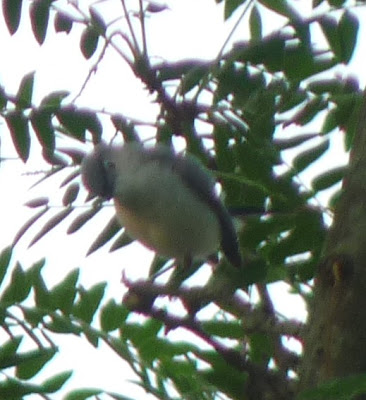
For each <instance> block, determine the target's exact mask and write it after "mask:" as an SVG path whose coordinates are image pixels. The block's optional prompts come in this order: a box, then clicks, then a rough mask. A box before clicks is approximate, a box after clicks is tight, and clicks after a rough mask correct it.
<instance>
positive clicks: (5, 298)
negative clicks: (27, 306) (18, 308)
mask: <svg viewBox="0 0 366 400" xmlns="http://www.w3.org/2000/svg"><path fill="white" fill-rule="evenodd" d="M30 289H31V282H29V281H28V280H27V279H26V274H25V273H24V270H23V268H22V267H21V266H20V264H17V265H16V266H15V268H14V269H13V272H12V274H11V279H10V282H9V284H8V286H7V287H6V288H5V289H4V291H3V293H2V295H1V300H0V303H10V304H15V303H20V302H22V301H23V300H25V299H26V298H27V297H28V294H29V292H30Z"/></svg>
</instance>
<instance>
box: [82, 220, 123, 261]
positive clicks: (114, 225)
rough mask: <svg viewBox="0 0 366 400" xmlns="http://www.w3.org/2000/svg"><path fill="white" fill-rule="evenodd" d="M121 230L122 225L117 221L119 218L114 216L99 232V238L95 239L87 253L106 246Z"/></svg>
mask: <svg viewBox="0 0 366 400" xmlns="http://www.w3.org/2000/svg"><path fill="white" fill-rule="evenodd" d="M120 230H121V225H120V224H119V222H118V221H117V218H116V217H115V216H113V217H112V218H111V219H110V221H109V222H108V224H107V225H106V226H105V227H104V229H103V230H102V232H100V233H99V235H98V236H97V238H96V239H95V240H94V242H93V243H92V245H91V246H90V247H89V249H88V251H87V253H86V255H87V256H89V255H90V254H91V253H93V252H94V251H96V250H98V249H99V248H100V247H102V246H104V245H105V244H106V243H107V242H109V241H110V240H111V239H112V237H113V236H115V235H116V234H117V233H118V232H119V231H120Z"/></svg>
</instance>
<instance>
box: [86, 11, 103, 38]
mask: <svg viewBox="0 0 366 400" xmlns="http://www.w3.org/2000/svg"><path fill="white" fill-rule="evenodd" d="M89 12H90V16H91V22H92V24H93V27H94V29H96V30H97V32H98V33H99V35H104V34H105V31H106V29H107V25H106V23H105V22H104V19H103V17H102V16H101V14H100V13H99V12H98V11H97V10H96V9H95V8H94V7H89Z"/></svg>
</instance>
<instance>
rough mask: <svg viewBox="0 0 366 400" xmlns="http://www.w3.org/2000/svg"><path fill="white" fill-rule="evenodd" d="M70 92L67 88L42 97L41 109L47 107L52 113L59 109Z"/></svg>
mask: <svg viewBox="0 0 366 400" xmlns="http://www.w3.org/2000/svg"><path fill="white" fill-rule="evenodd" d="M69 94H70V92H68V91H66V90H60V91H57V92H53V93H50V94H49V95H47V96H46V97H44V98H43V99H42V101H41V104H40V109H42V110H46V109H47V110H48V111H49V112H51V113H52V112H56V111H58V110H59V108H60V106H61V103H62V100H64V99H65V98H66V97H67V96H68V95H69Z"/></svg>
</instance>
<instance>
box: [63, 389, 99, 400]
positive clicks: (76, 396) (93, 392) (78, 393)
mask: <svg viewBox="0 0 366 400" xmlns="http://www.w3.org/2000/svg"><path fill="white" fill-rule="evenodd" d="M101 393H102V391H101V390H100V389H76V390H73V391H72V392H70V393H68V394H67V395H66V396H65V397H64V400H85V399H89V398H90V397H93V396H98V394H101Z"/></svg>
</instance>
